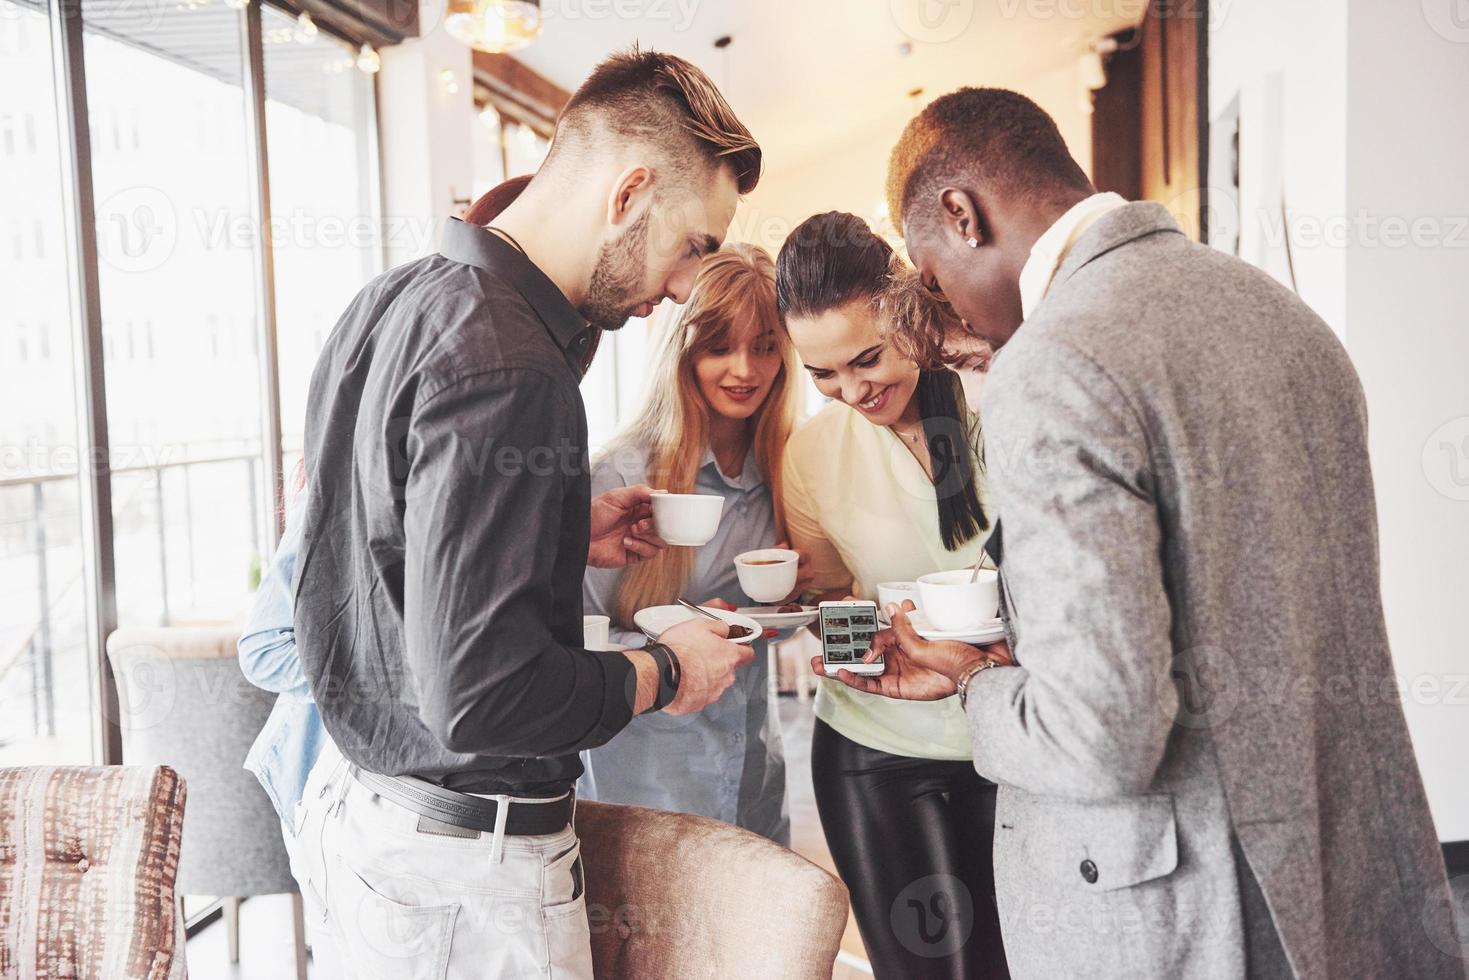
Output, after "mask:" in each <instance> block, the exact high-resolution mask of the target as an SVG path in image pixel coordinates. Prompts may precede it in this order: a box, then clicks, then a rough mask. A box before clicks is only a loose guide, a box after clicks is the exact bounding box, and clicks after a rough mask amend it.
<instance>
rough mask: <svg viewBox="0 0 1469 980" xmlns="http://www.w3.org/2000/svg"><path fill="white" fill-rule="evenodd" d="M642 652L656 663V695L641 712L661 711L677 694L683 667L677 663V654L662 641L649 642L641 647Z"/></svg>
mask: <svg viewBox="0 0 1469 980" xmlns="http://www.w3.org/2000/svg"><path fill="white" fill-rule="evenodd" d="M643 652H644V653H646V654H648V656H650V657H652V658H653V662H654V663H655V664H657V665H658V696H657V697H655V698H654V699H653V706H652V707H651V708H649V709H648V710H647V711H645V712H643V714H651V713H652V712H654V711H662V710H663V709H664V708H666V707H668V706H669V705H670V704H672V703H673V699H674V698H675V697H677V696H678V685H679V682H680V681H682V680H683V668H682V667H681V666H680V665H679V662H678V655H677V654H676V653H674V652H673V651H672V650H670V649H669V648H668V647H666V646H664V645H663V644H662V643H649V644H648V645H647V646H645V647H643Z"/></svg>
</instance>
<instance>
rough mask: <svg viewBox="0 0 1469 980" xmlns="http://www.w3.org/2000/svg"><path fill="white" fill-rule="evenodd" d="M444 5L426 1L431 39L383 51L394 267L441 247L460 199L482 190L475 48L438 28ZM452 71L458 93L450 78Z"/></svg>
mask: <svg viewBox="0 0 1469 980" xmlns="http://www.w3.org/2000/svg"><path fill="white" fill-rule="evenodd" d="M442 7H443V4H442V2H440V3H434V2H433V0H424V2H423V3H422V4H421V5H420V17H421V19H422V23H423V25H424V28H425V30H424V35H423V37H421V38H417V39H414V40H410V41H404V42H403V43H402V44H397V45H394V46H392V47H389V48H384V49H383V51H382V59H383V67H382V73H381V76H380V78H379V87H378V93H379V108H378V126H379V130H380V143H381V146H382V179H383V221H384V228H385V231H386V234H387V256H386V259H387V265H388V266H389V267H391V266H395V265H399V264H401V263H403V262H407V261H409V260H410V259H416V258H418V257H420V256H422V255H425V254H427V253H428V252H430V251H431V250H433V249H435V248H437V247H438V241H439V237H438V232H439V229H441V228H442V227H443V223H444V221H446V220H447V219H448V217H449V216H451V215H453V214H455V213H456V207H455V201H456V200H463V199H466V198H470V199H472V197H473V192H474V187H473V183H474V145H473V140H474V134H475V127H476V126H479V125H480V123H479V121H478V120H477V119H476V118H475V113H474V98H473V93H472V86H471V79H470V72H471V62H470V50H469V48H468V47H466V46H465V45H463V44H461V43H460V42H458V41H456V40H454V39H453V38H452V37H450V36H449V35H448V33H447V32H445V31H443V30H440V29H438V27H437V22H438V18H439V16H440V14H441V13H442ZM446 70H447V71H452V72H453V73H454V77H455V79H456V80H457V82H458V89H459V90H458V91H457V92H452V93H451V92H449V91H448V90H447V88H446V86H445V84H444V80H443V78H442V73H443V72H444V71H446Z"/></svg>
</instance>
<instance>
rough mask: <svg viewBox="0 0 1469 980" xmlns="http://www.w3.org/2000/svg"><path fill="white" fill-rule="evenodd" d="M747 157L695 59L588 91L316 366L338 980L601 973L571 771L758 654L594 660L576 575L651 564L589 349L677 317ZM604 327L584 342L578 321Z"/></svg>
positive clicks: (310, 864)
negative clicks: (595, 440) (506, 181)
mask: <svg viewBox="0 0 1469 980" xmlns="http://www.w3.org/2000/svg"><path fill="white" fill-rule="evenodd" d="M759 175H760V148H759V146H758V145H757V144H756V143H755V141H754V139H753V138H752V137H751V136H750V133H749V131H748V130H747V129H745V127H744V126H743V125H742V124H741V123H740V121H739V120H738V119H736V118H735V116H734V113H733V112H732V111H731V110H730V108H729V106H728V105H727V104H726V103H725V101H724V99H723V97H722V96H721V95H720V94H719V92H718V90H716V89H715V87H714V85H713V84H712V83H711V82H710V80H709V79H708V78H707V77H706V76H705V75H704V73H703V72H701V71H699V70H698V69H697V68H695V67H694V66H693V65H691V64H689V63H688V62H686V61H683V60H682V59H679V58H675V57H671V56H668V55H663V54H657V53H654V52H643V51H638V50H636V49H634V50H633V51H631V52H629V53H626V54H619V55H616V56H614V57H612V58H609V59H608V60H606V61H604V62H603V63H602V64H600V65H598V66H597V68H596V69H595V70H594V71H593V72H592V74H591V76H590V77H589V78H588V79H587V80H586V82H585V84H583V85H582V87H581V88H580V89H578V90H577V92H576V94H575V95H573V96H572V98H571V100H570V102H569V103H568V104H567V106H566V108H565V110H564V111H563V113H562V116H561V118H560V120H559V121H558V124H557V128H556V133H555V136H554V138H553V141H552V145H551V150H550V153H549V155H548V157H547V159H546V162H545V163H544V164H543V165H542V167H541V169H540V170H539V171H538V172H537V173H536V174H535V176H534V178H533V179H532V180H531V181H530V183H529V185H528V186H527V187H526V188H525V190H524V191H523V192H522V193H521V194H520V196H519V197H518V198H517V199H516V201H515V202H514V203H513V204H511V205H510V206H509V207H507V208H506V209H505V210H504V211H503V212H501V213H500V214H499V215H498V216H497V217H496V218H495V219H494V220H493V222H492V223H491V224H490V225H489V226H486V227H480V226H476V225H470V224H465V223H463V222H459V221H450V222H449V223H448V226H447V227H446V228H445V229H444V233H443V241H442V245H441V248H440V250H439V251H438V253H437V254H434V255H430V256H428V257H427V258H423V259H420V260H418V261H416V262H410V263H408V264H407V265H404V266H401V267H399V268H397V269H393V270H391V271H389V272H387V273H385V274H383V275H382V276H379V277H378V278H377V279H376V280H374V281H373V282H371V283H369V284H368V285H367V287H366V288H364V289H363V291H362V292H361V293H360V294H359V295H358V297H357V299H356V300H355V301H354V302H353V304H352V305H351V307H349V308H348V310H347V312H346V313H345V314H344V315H343V316H342V319H341V320H340V322H339V323H338V324H337V326H336V328H335V329H334V331H333V333H332V336H331V338H330V339H329V340H328V341H327V344H326V347H325V349H324V350H323V352H322V354H321V358H320V361H319V362H318V364H317V367H316V371H315V374H314V375H313V377H312V383H311V394H310V407H309V410H308V416H307V430H306V452H305V456H306V460H307V465H308V470H309V472H308V474H307V481H306V485H307V494H308V498H307V503H306V512H305V517H304V526H305V534H304V539H303V541H302V544H301V548H300V555H299V558H298V560H297V569H298V572H297V578H296V585H295V589H296V593H295V635H296V639H297V642H298V645H299V648H300V653H301V660H302V664H303V667H304V671H305V674H306V678H307V681H308V683H309V686H310V689H311V695H312V697H313V699H314V700H315V701H316V703H317V705H318V706H319V708H320V710H321V715H322V719H323V722H324V723H325V726H326V728H327V731H328V732H329V733H330V735H331V741H332V742H333V743H334V744H335V746H336V747H337V748H339V749H340V753H338V751H337V749H335V748H329V749H328V750H327V751H325V752H324V753H323V755H322V757H321V760H320V761H319V762H318V763H317V765H316V766H315V767H314V768H313V770H312V772H311V776H310V779H309V781H308V782H307V785H306V790H305V794H304V799H303V800H302V803H301V805H300V806H301V812H300V813H299V814H298V815H297V820H296V821H295V824H296V832H297V835H298V838H299V840H298V843H297V846H296V847H295V848H294V849H293V853H294V855H295V860H296V863H297V866H296V867H295V869H294V870H295V872H296V877H297V879H298V880H299V881H301V882H302V885H303V888H302V890H303V892H304V893H305V899H306V903H307V906H308V908H309V909H310V910H311V914H310V916H309V919H310V923H311V926H312V928H313V931H314V933H315V937H314V938H315V942H314V947H315V949H316V954H317V957H318V961H319V963H320V964H321V965H328V961H332V962H331V964H330V966H329V967H328V968H329V969H331V970H336V969H340V971H341V972H342V974H343V975H345V976H347V977H352V978H358V977H361V978H365V977H374V978H379V980H384V978H395V977H402V978H408V977H424V976H434V977H437V978H445V977H449V978H470V977H473V978H479V977H512V976H514V977H520V976H536V977H553V978H585V980H590V978H591V976H592V962H591V946H590V934H589V930H588V924H587V916H586V906H585V902H586V899H585V897H584V894H583V890H584V882H583V880H582V872H581V860H580V851H579V848H578V844H577V837H576V832H575V828H574V826H573V825H572V817H573V814H574V813H575V800H574V797H573V793H572V787H573V785H574V784H575V782H576V779H577V777H578V776H579V775H580V774H581V771H582V767H581V763H580V761H579V758H578V752H580V750H582V749H588V748H593V747H595V746H598V745H601V744H603V743H605V742H607V741H608V740H609V739H612V738H614V737H616V735H617V733H618V732H619V731H621V730H622V729H623V728H624V727H625V726H626V725H627V723H628V721H629V719H631V718H632V717H633V715H635V714H640V713H643V712H648V711H658V710H664V711H668V712H670V713H673V714H684V713H688V712H693V711H698V710H699V709H701V708H703V707H704V706H705V705H707V704H709V703H711V702H712V701H714V700H716V699H717V698H718V697H719V696H720V695H721V694H722V693H723V692H724V691H725V690H726V689H727V688H728V687H729V686H730V684H731V683H732V682H733V680H734V676H735V671H736V669H737V668H738V667H739V666H741V665H743V664H745V663H748V662H749V659H750V653H749V650H750V648H749V647H748V646H744V645H740V644H736V643H733V642H731V641H730V640H729V639H727V636H726V634H727V628H726V627H725V626H724V625H723V624H714V623H710V622H708V621H705V620H700V619H695V620H692V621H690V622H688V623H684V624H681V625H679V626H675V627H673V628H671V629H669V630H668V631H666V632H665V633H664V634H663V635H662V636H661V637H660V641H661V642H658V643H653V644H651V645H649V646H648V647H646V648H644V649H642V650H633V651H627V652H612V651H598V650H588V649H584V643H583V632H582V578H583V575H584V573H585V570H586V566H587V565H588V564H592V565H596V566H598V567H620V566H623V565H626V564H629V563H631V562H634V561H638V560H641V559H643V558H646V557H649V556H650V555H652V554H655V553H656V552H657V550H658V549H659V548H661V547H663V546H664V545H663V542H662V541H661V540H660V539H659V538H658V537H657V536H656V534H655V533H654V530H653V528H652V526H651V520H650V514H651V505H650V499H651V498H650V490H649V488H648V487H645V486H641V487H627V488H621V489H619V490H615V491H611V492H609V493H607V494H604V495H602V496H600V497H598V498H596V499H595V500H593V499H591V491H590V475H589V467H588V465H587V422H586V414H585V410H584V409H583V406H582V401H581V395H580V392H579V390H578V387H577V386H578V382H579V381H580V380H581V375H582V370H583V365H584V363H585V359H586V358H585V355H586V353H587V350H588V348H589V346H590V343H591V339H590V338H591V336H592V331H593V330H616V329H618V328H619V327H621V326H622V325H623V323H624V322H625V321H626V320H627V319H628V318H629V317H632V316H646V315H648V314H649V313H650V312H651V311H652V309H653V307H654V306H656V305H657V304H658V303H660V302H661V301H662V300H663V299H664V298H671V299H673V300H674V301H675V302H683V301H684V300H685V299H686V298H687V297H688V294H689V290H690V288H691V286H692V283H693V280H694V276H695V273H696V272H697V270H698V266H699V261H700V259H702V258H703V257H704V256H705V255H707V254H709V253H710V252H713V251H715V250H716V249H718V248H719V246H720V244H721V242H722V241H723V239H724V235H725V232H726V229H727V228H728V226H729V222H730V219H731V218H732V217H733V215H734V211H735V206H736V204H737V202H738V200H739V196H740V194H742V193H745V192H747V191H749V190H750V189H752V188H753V187H754V186H755V183H756V181H757V180H758V179H759ZM589 325H590V326H589Z"/></svg>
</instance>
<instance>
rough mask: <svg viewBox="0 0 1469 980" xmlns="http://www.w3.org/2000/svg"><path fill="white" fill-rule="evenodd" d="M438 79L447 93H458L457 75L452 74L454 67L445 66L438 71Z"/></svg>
mask: <svg viewBox="0 0 1469 980" xmlns="http://www.w3.org/2000/svg"><path fill="white" fill-rule="evenodd" d="M439 81H440V82H442V83H443V86H444V91H445V92H447V93H448V94H449V95H458V94H459V76H458V75H455V74H454V69H452V68H445V69H444V70H443V71H441V72H439Z"/></svg>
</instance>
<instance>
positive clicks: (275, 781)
mask: <svg viewBox="0 0 1469 980" xmlns="http://www.w3.org/2000/svg"><path fill="white" fill-rule="evenodd" d="M304 523H305V522H304V521H303V520H302V515H301V513H300V508H299V507H298V508H296V509H295V510H294V511H293V512H292V513H291V515H290V519H289V520H288V521H287V522H286V533H285V534H284V535H283V536H282V537H281V543H280V546H279V547H278V548H276V552H275V558H274V559H273V560H272V561H271V563H270V567H269V568H268V569H267V570H266V573H265V575H264V576H263V577H262V578H261V579H260V589H259V590H258V591H257V592H256V593H255V605H254V606H253V607H252V608H251V610H250V618H249V619H248V620H246V623H245V629H244V631H243V632H242V633H241V635H240V640H239V644H238V648H239V654H240V669H241V670H242V671H243V672H244V674H245V679H246V680H248V681H249V682H250V683H251V684H254V685H255V686H256V687H259V688H264V689H265V690H267V691H274V692H276V694H277V697H276V699H275V707H274V708H272V709H271V712H270V717H269V718H267V719H266V721H265V727H263V728H262V729H260V734H259V735H258V736H256V738H255V744H254V745H252V746H250V753H249V754H248V755H247V756H246V757H245V768H246V769H248V770H250V771H251V772H253V773H254V774H255V778H257V779H259V780H260V785H261V786H263V787H265V793H266V795H267V796H269V797H270V802H271V803H272V804H274V805H275V810H276V813H278V814H280V818H281V822H282V823H284V824H285V825H286V826H287V827H288V828H291V830H292V833H293V834H294V831H295V826H296V802H297V801H298V800H300V799H301V793H302V792H303V791H304V789H305V788H306V777H307V775H309V774H310V772H311V767H312V766H314V765H316V760H317V758H318V757H319V756H320V755H321V749H322V746H323V745H324V744H325V742H326V741H327V738H328V736H327V734H326V729H325V727H323V725H322V723H321V712H319V711H318V710H317V708H316V702H314V701H312V700H311V689H310V688H309V687H308V686H307V684H306V675H305V673H304V672H303V671H302V669H301V655H300V653H299V652H297V650H296V628H295V625H294V623H293V622H292V619H291V610H292V593H291V579H292V576H293V575H294V573H295V570H296V555H297V553H298V552H299V551H300V550H301V534H302V531H301V527H302V525H303V524H304Z"/></svg>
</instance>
